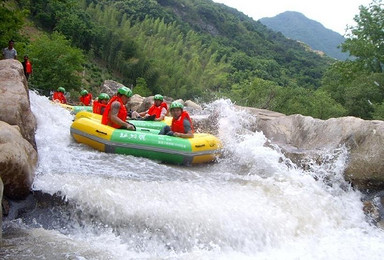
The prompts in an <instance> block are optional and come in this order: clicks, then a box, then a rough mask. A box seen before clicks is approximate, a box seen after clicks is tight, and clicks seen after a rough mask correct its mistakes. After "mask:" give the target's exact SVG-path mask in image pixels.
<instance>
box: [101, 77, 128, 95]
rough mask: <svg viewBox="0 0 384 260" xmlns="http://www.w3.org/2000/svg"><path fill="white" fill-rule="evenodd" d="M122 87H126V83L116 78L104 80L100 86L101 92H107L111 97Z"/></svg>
mask: <svg viewBox="0 0 384 260" xmlns="http://www.w3.org/2000/svg"><path fill="white" fill-rule="evenodd" d="M120 87H124V85H123V84H121V83H119V82H116V81H114V80H104V82H103V84H102V85H101V87H100V92H101V93H107V94H108V95H109V96H110V97H112V96H114V95H116V93H117V90H118V89H119V88H120Z"/></svg>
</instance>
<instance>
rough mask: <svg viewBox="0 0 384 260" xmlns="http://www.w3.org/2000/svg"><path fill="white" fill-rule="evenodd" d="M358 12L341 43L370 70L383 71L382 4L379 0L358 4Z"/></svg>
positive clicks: (383, 35)
mask: <svg viewBox="0 0 384 260" xmlns="http://www.w3.org/2000/svg"><path fill="white" fill-rule="evenodd" d="M359 9H360V14H359V15H356V16H355V18H354V20H355V21H356V23H357V25H356V26H351V27H350V28H349V29H350V32H349V34H348V35H347V37H348V39H347V40H346V41H345V43H344V44H343V45H342V49H343V51H349V52H350V54H351V55H353V56H355V57H357V60H358V61H361V62H363V63H364V65H365V66H366V68H367V69H369V70H370V71H372V72H383V65H384V5H383V4H382V1H381V0H373V2H372V3H371V4H370V5H369V6H368V7H365V6H360V8H359Z"/></svg>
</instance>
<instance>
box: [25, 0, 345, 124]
mask: <svg viewBox="0 0 384 260" xmlns="http://www.w3.org/2000/svg"><path fill="white" fill-rule="evenodd" d="M19 4H20V5H21V6H22V7H24V8H28V9H29V10H30V13H31V17H32V19H33V20H34V21H35V22H36V23H37V24H39V25H40V26H41V27H42V28H44V29H45V30H46V31H48V32H53V31H57V32H59V33H60V34H62V35H64V36H65V37H66V38H67V39H68V40H70V41H71V43H72V44H73V45H75V46H77V47H79V48H82V49H83V50H85V51H86V53H87V57H88V59H89V61H88V62H87V63H86V64H84V66H83V67H84V70H83V74H82V76H83V81H82V83H83V84H85V85H86V84H89V85H95V84H99V83H100V82H101V81H102V80H103V79H105V77H113V78H117V79H119V81H122V83H123V84H126V85H133V86H134V91H135V92H136V93H137V92H140V93H141V94H143V95H144V94H145V95H147V94H154V93H162V94H165V95H168V96H173V97H175V98H184V99H186V98H199V99H200V100H203V101H207V100H208V99H210V98H213V97H216V96H223V95H230V96H232V97H233V99H235V100H236V102H237V103H238V104H240V105H252V106H261V107H265V108H269V109H275V110H277V111H281V112H284V113H287V114H291V113H304V114H311V113H314V114H316V111H314V105H312V104H311V102H314V103H315V101H316V100H314V99H311V95H313V93H316V92H315V90H316V89H317V88H318V87H319V86H320V83H321V77H322V75H323V73H324V71H325V69H326V68H327V66H329V64H330V62H331V61H330V60H328V59H324V58H322V57H320V56H318V55H317V54H315V53H313V52H309V51H307V50H306V49H305V48H304V47H303V46H302V45H301V44H299V43H297V42H295V41H292V40H288V39H286V38H284V36H282V35H281V34H280V33H275V32H272V31H271V30H269V29H267V28H266V27H265V26H264V25H262V24H261V23H259V22H256V21H254V20H252V19H251V18H249V17H247V16H245V15H243V14H241V13H239V12H237V11H236V10H234V9H232V8H228V7H226V6H224V5H221V4H216V3H213V2H211V1H207V0H193V1H189V0H188V1H187V0H177V1H176V0H158V1H154V0H149V1H143V0H125V1H122V0H121V1H119V0H118V1H111V0H82V1H75V0H61V1H57V0H47V1H42V0H19ZM68 44H69V42H68ZM47 51H51V50H47ZM35 59H36V61H38V60H39V59H40V57H38V56H36V57H35ZM32 61H33V60H32ZM95 62H96V63H95ZM92 64H97V65H98V66H102V67H104V69H98V70H97V69H95V68H94V66H93V65H92ZM34 65H36V64H34ZM42 70H45V68H42ZM47 70H48V69H47ZM34 72H36V71H34ZM41 73H42V74H44V73H45V72H43V71H41ZM77 75H80V74H77ZM34 76H36V80H37V77H40V76H37V75H36V73H34ZM51 80H55V78H52V79H51ZM49 82H50V81H47V82H45V83H43V82H42V81H40V82H34V83H36V84H43V85H44V87H47V85H48V84H49ZM54 84H57V83H54ZM51 85H52V84H51ZM77 86H80V85H77ZM250 86H251V87H250ZM85 87H86V86H85ZM320 93H322V92H319V96H320V98H319V99H320V100H321V99H324V100H328V101H327V102H331V101H333V100H334V98H333V96H332V95H331V97H330V95H325V94H324V95H320ZM301 95H302V96H301ZM331 103H332V102H331ZM332 107H333V106H332ZM336 110H337V109H334V110H332V111H336ZM327 111H328V110H327ZM339 112H340V111H338V112H337V113H338V114H341V113H339ZM335 113H336V112H335ZM337 113H336V114H337ZM318 114H319V116H321V117H329V116H331V115H330V112H329V111H328V112H324V111H323V112H321V113H318Z"/></svg>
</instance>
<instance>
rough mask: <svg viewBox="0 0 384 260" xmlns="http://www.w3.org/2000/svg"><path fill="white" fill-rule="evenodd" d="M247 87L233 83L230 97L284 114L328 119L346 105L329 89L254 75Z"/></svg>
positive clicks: (341, 110)
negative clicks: (285, 84) (286, 83)
mask: <svg viewBox="0 0 384 260" xmlns="http://www.w3.org/2000/svg"><path fill="white" fill-rule="evenodd" d="M247 85H248V91H244V88H242V87H240V86H239V85H234V86H233V87H232V91H231V94H230V97H231V99H232V100H234V101H236V102H238V103H241V104H245V105H247V106H254V107H259V108H263V109H269V110H273V111H279V112H282V113H285V114H303V115H310V116H313V117H317V118H320V119H328V118H331V117H337V116H343V115H345V114H346V111H345V109H344V108H343V107H342V106H341V105H340V104H339V103H337V102H336V101H335V100H334V99H333V98H332V97H331V96H330V95H329V93H327V92H325V91H323V90H316V91H314V90H309V89H305V88H291V87H285V88H284V87H281V86H279V85H277V84H276V83H274V82H271V81H268V80H263V79H255V80H254V81H253V82H249V83H248V84H247Z"/></svg>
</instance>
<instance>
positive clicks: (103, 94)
mask: <svg viewBox="0 0 384 260" xmlns="http://www.w3.org/2000/svg"><path fill="white" fill-rule="evenodd" d="M103 99H106V100H108V99H109V96H108V94H106V93H100V95H99V100H103Z"/></svg>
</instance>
